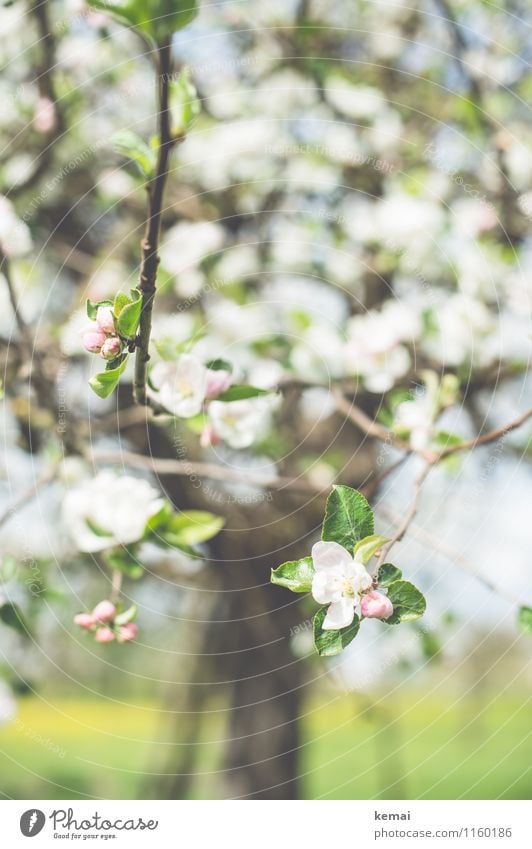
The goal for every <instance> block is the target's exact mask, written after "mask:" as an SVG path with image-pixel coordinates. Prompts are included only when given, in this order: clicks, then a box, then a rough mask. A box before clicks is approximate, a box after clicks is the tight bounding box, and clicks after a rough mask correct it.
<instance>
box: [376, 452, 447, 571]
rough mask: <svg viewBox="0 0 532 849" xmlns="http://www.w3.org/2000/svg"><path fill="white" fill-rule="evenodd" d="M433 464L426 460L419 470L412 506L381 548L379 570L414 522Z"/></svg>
mask: <svg viewBox="0 0 532 849" xmlns="http://www.w3.org/2000/svg"><path fill="white" fill-rule="evenodd" d="M433 466H434V463H430V462H426V463H425V464H424V465H423V467H422V468H421V471H420V472H419V474H418V476H417V478H416V480H415V483H414V494H413V496H412V501H411V502H410V506H409V508H408V510H407V511H406V514H405V515H404V517H403V519H402V521H401V523H400V525H399V527H398V528H397V531H396V532H395V534H394V535H393V537H392V538H391V539H390V540H389V541H388V542H387V543H385V544H384V545H383V546H382V548H381V550H380V554H379V559H378V561H377V566H376V570H378V569H379V566H381V565H382V564H383V563H384V562H385V560H386V557H387V556H388V554H389V552H390V549H391V548H392V547H393V546H394V545H395V543H396V542H399V541H400V540H402V538H403V537H404V535H405V533H406V532H407V530H408V528H409V527H410V525H411V523H412V521H413V519H414V517H415V515H416V513H417V511H418V507H419V499H420V496H421V489H422V487H423V484H424V483H425V481H426V479H427V476H428V474H429V472H430V470H431V469H432V468H433Z"/></svg>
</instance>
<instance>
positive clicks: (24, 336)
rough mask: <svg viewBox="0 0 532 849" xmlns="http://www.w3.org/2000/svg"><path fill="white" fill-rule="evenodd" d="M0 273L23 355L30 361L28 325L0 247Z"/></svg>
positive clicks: (9, 265)
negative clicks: (4, 283)
mask: <svg viewBox="0 0 532 849" xmlns="http://www.w3.org/2000/svg"><path fill="white" fill-rule="evenodd" d="M0 273H1V274H2V275H3V276H4V279H5V281H6V285H7V291H8V294H9V301H10V303H11V308H12V310H13V314H14V316H15V321H16V323H17V327H18V329H19V333H20V338H21V342H22V345H23V347H24V348H25V353H26V356H27V357H28V359H31V356H32V340H31V334H30V331H29V328H28V325H27V324H26V322H25V321H24V318H23V317H22V313H21V312H20V307H19V305H18V300H17V294H16V292H15V286H14V283H13V278H12V276H11V263H10V262H9V258H8V256H7V255H6V254H5V253H4V251H3V250H2V248H1V247H0Z"/></svg>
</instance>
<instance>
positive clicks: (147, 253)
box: [133, 41, 175, 405]
mask: <svg viewBox="0 0 532 849" xmlns="http://www.w3.org/2000/svg"><path fill="white" fill-rule="evenodd" d="M157 58H158V65H157V70H158V73H157V92H158V108H159V128H158V129H159V149H158V154H157V165H156V169H155V177H154V178H153V181H152V183H151V184H150V185H149V187H148V220H147V222H146V232H145V234H144V238H143V240H142V245H141V247H142V264H141V270H140V283H139V289H140V291H141V293H142V312H141V316H140V325H139V334H138V342H137V345H138V347H137V353H136V358H135V378H134V383H133V389H134V397H135V401H136V402H137V404H144V405H146V404H148V403H149V399H148V396H147V392H146V371H147V363H148V360H149V358H150V354H149V346H150V335H151V321H152V311H153V300H154V298H155V290H156V282H157V268H158V265H159V237H160V231H161V216H162V206H163V196H164V187H165V184H166V178H167V176H168V161H169V157H170V152H171V150H172V147H173V145H174V144H175V139H174V138H173V137H172V132H171V126H170V109H169V94H170V79H171V72H172V48H171V43H170V41H167V42H165V43H164V44H162V45H161V46H160V47H159V48H158V54H157Z"/></svg>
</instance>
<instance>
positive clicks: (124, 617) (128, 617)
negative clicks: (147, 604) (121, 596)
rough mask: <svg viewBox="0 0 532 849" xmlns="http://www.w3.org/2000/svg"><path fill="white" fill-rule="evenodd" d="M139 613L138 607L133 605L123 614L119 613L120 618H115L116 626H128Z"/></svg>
mask: <svg viewBox="0 0 532 849" xmlns="http://www.w3.org/2000/svg"><path fill="white" fill-rule="evenodd" d="M137 611H138V607H137V605H136V604H132V605H131V607H128V609H127V610H124V611H123V612H122V613H119V614H118V616H115V625H127V623H128V622H132V621H133V619H134V618H135V616H136V615H137Z"/></svg>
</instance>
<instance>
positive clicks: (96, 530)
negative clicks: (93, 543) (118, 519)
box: [85, 518, 113, 537]
mask: <svg viewBox="0 0 532 849" xmlns="http://www.w3.org/2000/svg"><path fill="white" fill-rule="evenodd" d="M85 524H86V525H87V527H88V528H89V530H90V532H91V533H92V534H94V536H97V537H112V536H113V534H112V533H111V531H106V530H105V528H101V527H100V526H99V525H97V524H96V523H95V522H93V521H92V519H87V518H86V519H85Z"/></svg>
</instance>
